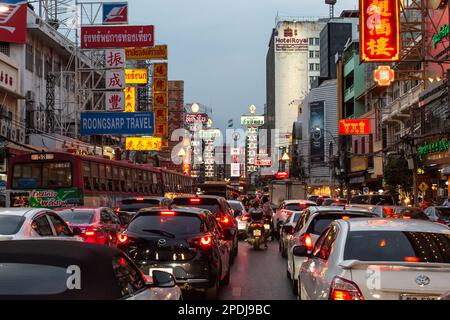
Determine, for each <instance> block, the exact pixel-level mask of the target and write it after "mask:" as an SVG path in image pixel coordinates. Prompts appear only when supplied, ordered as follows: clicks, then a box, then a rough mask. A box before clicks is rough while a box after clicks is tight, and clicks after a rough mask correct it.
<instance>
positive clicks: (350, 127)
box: [339, 119, 371, 136]
mask: <svg viewBox="0 0 450 320" xmlns="http://www.w3.org/2000/svg"><path fill="white" fill-rule="evenodd" d="M370 129H371V128H370V119H354V120H353V119H346V120H340V121H339V135H341V136H351V135H369V134H370Z"/></svg>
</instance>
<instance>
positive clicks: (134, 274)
mask: <svg viewBox="0 0 450 320" xmlns="http://www.w3.org/2000/svg"><path fill="white" fill-rule="evenodd" d="M112 265H113V271H114V276H115V277H116V280H117V283H118V286H119V288H120V291H121V294H122V297H127V296H130V295H134V294H136V293H137V292H138V291H141V290H143V289H145V288H146V286H145V281H144V279H143V277H142V275H141V272H140V271H139V270H137V269H136V268H135V267H134V266H133V265H132V264H131V263H130V262H129V261H128V260H127V259H126V258H125V257H124V256H122V255H120V256H117V257H116V258H115V259H114V260H113V261H112Z"/></svg>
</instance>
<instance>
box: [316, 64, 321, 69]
mask: <svg viewBox="0 0 450 320" xmlns="http://www.w3.org/2000/svg"><path fill="white" fill-rule="evenodd" d="M316 71H320V63H316Z"/></svg>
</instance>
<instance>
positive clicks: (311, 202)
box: [283, 199, 316, 204]
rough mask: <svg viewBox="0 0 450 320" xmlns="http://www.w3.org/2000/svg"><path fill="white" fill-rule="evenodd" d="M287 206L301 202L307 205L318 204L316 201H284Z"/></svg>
mask: <svg viewBox="0 0 450 320" xmlns="http://www.w3.org/2000/svg"><path fill="white" fill-rule="evenodd" d="M283 202H284V203H285V204H292V203H299V202H302V203H306V204H316V203H315V202H314V201H311V200H303V199H302V200H284V201H283Z"/></svg>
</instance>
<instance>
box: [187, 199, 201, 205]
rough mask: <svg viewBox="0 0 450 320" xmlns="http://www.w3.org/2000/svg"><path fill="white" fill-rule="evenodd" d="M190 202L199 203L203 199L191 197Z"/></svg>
mask: <svg viewBox="0 0 450 320" xmlns="http://www.w3.org/2000/svg"><path fill="white" fill-rule="evenodd" d="M189 202H190V203H195V204H199V203H200V202H201V199H198V198H191V199H189Z"/></svg>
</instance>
